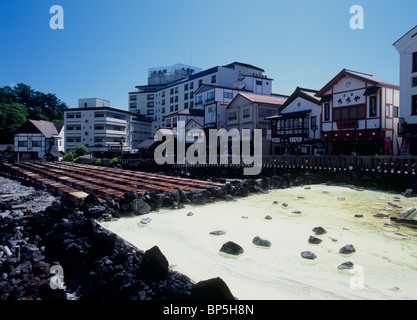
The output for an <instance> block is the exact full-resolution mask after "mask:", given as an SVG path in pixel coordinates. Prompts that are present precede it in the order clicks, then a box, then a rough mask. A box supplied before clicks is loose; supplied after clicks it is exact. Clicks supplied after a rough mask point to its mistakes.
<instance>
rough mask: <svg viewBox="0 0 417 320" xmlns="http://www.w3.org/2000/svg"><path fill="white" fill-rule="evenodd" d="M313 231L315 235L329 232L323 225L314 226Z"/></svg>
mask: <svg viewBox="0 0 417 320" xmlns="http://www.w3.org/2000/svg"><path fill="white" fill-rule="evenodd" d="M312 231H313V232H314V234H315V235H317V236H321V235H323V234H326V233H327V231H326V230H325V229H324V228H322V227H315V228H313V230H312Z"/></svg>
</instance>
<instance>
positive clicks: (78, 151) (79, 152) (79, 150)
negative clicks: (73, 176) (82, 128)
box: [74, 145, 88, 157]
mask: <svg viewBox="0 0 417 320" xmlns="http://www.w3.org/2000/svg"><path fill="white" fill-rule="evenodd" d="M74 149H75V156H77V157H81V156H83V155H85V154H87V152H88V148H87V147H86V146H79V145H76V146H75V148H74Z"/></svg>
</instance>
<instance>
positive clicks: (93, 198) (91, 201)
mask: <svg viewBox="0 0 417 320" xmlns="http://www.w3.org/2000/svg"><path fill="white" fill-rule="evenodd" d="M84 203H85V204H88V205H92V206H97V205H99V204H100V201H98V198H97V197H96V195H94V194H92V193H90V194H89V195H88V196H87V197H86V198H85V199H84Z"/></svg>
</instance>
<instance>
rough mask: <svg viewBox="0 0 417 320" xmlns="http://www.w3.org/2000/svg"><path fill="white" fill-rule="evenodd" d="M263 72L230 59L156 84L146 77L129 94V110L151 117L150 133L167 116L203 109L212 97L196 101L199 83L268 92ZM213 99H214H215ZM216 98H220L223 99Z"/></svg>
mask: <svg viewBox="0 0 417 320" xmlns="http://www.w3.org/2000/svg"><path fill="white" fill-rule="evenodd" d="M264 72H265V71H264V70H263V69H261V68H258V67H255V66H252V65H249V64H245V63H240V62H233V63H231V64H228V65H225V66H217V67H214V68H210V69H207V70H204V71H201V72H197V73H194V74H191V75H188V76H186V77H184V78H183V79H179V80H175V81H173V82H169V83H166V84H160V81H159V82H155V83H157V84H150V81H149V79H148V82H149V83H148V85H145V86H137V87H136V88H137V89H138V91H137V92H130V93H129V110H130V111H131V112H133V113H138V114H141V115H146V116H148V117H152V119H153V124H152V133H154V132H155V131H156V130H157V129H158V128H160V127H165V126H166V125H167V123H166V121H165V120H166V119H169V116H170V115H172V114H175V113H177V112H179V111H182V110H184V109H187V108H190V109H193V108H196V109H203V108H204V107H205V105H207V103H208V102H212V100H208V101H202V100H201V101H200V99H197V98H196V94H195V93H196V90H197V89H199V88H200V87H201V86H203V85H211V86H215V87H224V88H230V89H233V90H242V91H248V92H252V93H258V94H263V95H271V88H272V81H273V80H272V79H269V78H267V77H266V76H265V75H264V74H263V73H264ZM231 99H233V97H232V98H231ZM231 99H229V100H230V101H231ZM213 101H216V98H215V99H214V100H213ZM219 101H224V98H223V97H222V98H221V99H219ZM223 120H224V119H223ZM220 125H221V123H220Z"/></svg>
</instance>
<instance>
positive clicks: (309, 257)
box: [301, 251, 317, 260]
mask: <svg viewBox="0 0 417 320" xmlns="http://www.w3.org/2000/svg"><path fill="white" fill-rule="evenodd" d="M301 257H302V258H303V259H307V260H314V259H316V258H317V256H316V255H315V254H314V253H313V252H311V251H303V252H301Z"/></svg>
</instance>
